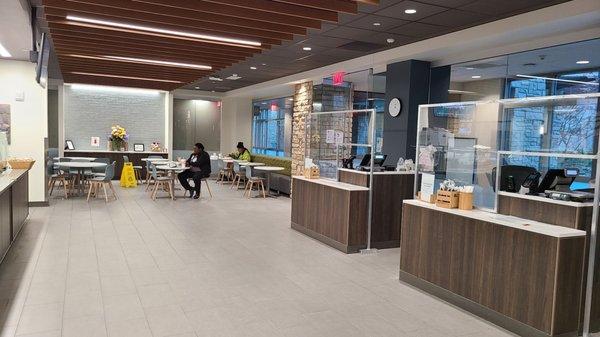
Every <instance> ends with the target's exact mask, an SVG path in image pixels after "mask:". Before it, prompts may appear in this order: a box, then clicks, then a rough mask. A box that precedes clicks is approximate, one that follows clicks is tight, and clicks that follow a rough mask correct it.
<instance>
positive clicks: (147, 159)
mask: <svg viewBox="0 0 600 337" xmlns="http://www.w3.org/2000/svg"><path fill="white" fill-rule="evenodd" d="M141 160H142V161H149V162H155V161H169V159H167V158H142V159H141Z"/></svg>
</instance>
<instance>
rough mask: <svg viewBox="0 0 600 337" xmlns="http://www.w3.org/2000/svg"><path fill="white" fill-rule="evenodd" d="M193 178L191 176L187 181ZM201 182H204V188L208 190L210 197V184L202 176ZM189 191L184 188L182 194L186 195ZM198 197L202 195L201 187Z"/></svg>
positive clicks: (211, 195)
mask: <svg viewBox="0 0 600 337" xmlns="http://www.w3.org/2000/svg"><path fill="white" fill-rule="evenodd" d="M190 180H193V178H189V179H188V181H190ZM201 182H204V184H205V185H206V189H207V190H208V194H210V197H211V198H212V197H213V194H212V191H211V190H210V185H209V184H208V178H202V180H201ZM188 192H189V191H188V190H185V191H184V192H183V195H184V196H185V195H187V193H188ZM200 197H202V189H200Z"/></svg>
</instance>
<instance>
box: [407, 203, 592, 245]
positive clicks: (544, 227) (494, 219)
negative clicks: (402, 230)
mask: <svg viewBox="0 0 600 337" xmlns="http://www.w3.org/2000/svg"><path fill="white" fill-rule="evenodd" d="M404 203H405V204H408V205H413V206H418V207H423V208H429V209H433V210H436V211H440V212H445V213H449V214H454V215H459V216H464V217H467V218H471V219H475V220H480V221H485V222H491V223H495V224H498V225H502V226H506V227H512V228H517V229H521V230H524V231H528V232H533V233H537V234H542V235H547V236H553V237H557V238H568V237H580V236H585V231H582V230H578V229H572V228H567V227H562V226H555V225H550V224H546V223H542V222H537V221H531V220H527V219H522V218H518V217H515V216H510V215H502V214H497V213H491V212H485V211H482V210H478V209H474V210H471V211H463V210H459V209H456V208H453V209H449V208H443V207H437V206H436V205H435V204H430V203H427V202H424V201H420V200H416V199H412V200H404Z"/></svg>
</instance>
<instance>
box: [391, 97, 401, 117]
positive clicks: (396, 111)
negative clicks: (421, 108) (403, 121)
mask: <svg viewBox="0 0 600 337" xmlns="http://www.w3.org/2000/svg"><path fill="white" fill-rule="evenodd" d="M388 108H389V109H388V111H389V113H390V116H392V117H398V115H400V112H401V111H402V102H401V101H400V99H398V98H392V100H391V101H390V105H389V107H388Z"/></svg>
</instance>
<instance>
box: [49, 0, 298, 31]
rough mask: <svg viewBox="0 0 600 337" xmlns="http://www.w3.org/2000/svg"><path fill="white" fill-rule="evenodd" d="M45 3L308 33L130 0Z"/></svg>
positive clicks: (276, 25) (99, 11)
mask: <svg viewBox="0 0 600 337" xmlns="http://www.w3.org/2000/svg"><path fill="white" fill-rule="evenodd" d="M44 4H45V5H47V6H48V7H53V8H62V9H72V10H77V11H81V12H87V13H102V12H101V10H100V9H99V8H106V9H109V10H111V9H112V10H116V11H117V12H118V11H121V10H129V11H132V12H136V13H149V14H155V15H161V16H166V17H170V18H175V19H179V18H184V19H189V20H196V21H202V22H208V23H220V24H223V25H230V26H234V27H247V28H253V29H262V30H266V31H271V32H280V33H288V34H299V35H306V29H305V28H302V27H297V26H290V25H287V24H279V23H273V22H266V21H259V20H252V19H247V18H245V19H240V18H238V17H232V16H227V15H219V14H214V13H203V12H196V11H188V10H186V9H182V8H176V7H165V6H160V5H153V4H144V5H143V6H140V4H139V3H135V2H132V1H130V0H103V1H96V0H44Z"/></svg>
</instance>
